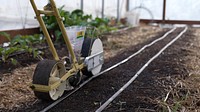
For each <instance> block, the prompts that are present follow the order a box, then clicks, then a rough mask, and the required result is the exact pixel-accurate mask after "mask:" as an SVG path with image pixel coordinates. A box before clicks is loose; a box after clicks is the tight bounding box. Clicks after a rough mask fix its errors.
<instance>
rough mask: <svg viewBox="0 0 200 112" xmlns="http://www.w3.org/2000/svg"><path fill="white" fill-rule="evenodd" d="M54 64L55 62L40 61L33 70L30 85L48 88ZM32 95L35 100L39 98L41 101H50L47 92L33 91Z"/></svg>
mask: <svg viewBox="0 0 200 112" xmlns="http://www.w3.org/2000/svg"><path fill="white" fill-rule="evenodd" d="M56 63H57V62H56V61H55V60H42V61H40V62H39V63H38V65H37V67H36V69H35V72H34V75H33V82H32V83H33V84H41V85H47V86H48V84H49V77H50V73H51V70H52V68H53V67H54V65H55V64H56ZM34 94H35V96H36V97H37V98H39V99H41V100H46V101H52V99H51V97H50V95H49V93H48V92H38V91H34Z"/></svg>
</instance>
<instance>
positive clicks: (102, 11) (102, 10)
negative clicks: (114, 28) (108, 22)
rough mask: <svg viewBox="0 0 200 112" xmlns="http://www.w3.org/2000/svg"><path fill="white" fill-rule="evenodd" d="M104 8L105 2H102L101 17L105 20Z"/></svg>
mask: <svg viewBox="0 0 200 112" xmlns="http://www.w3.org/2000/svg"><path fill="white" fill-rule="evenodd" d="M104 6H105V1H104V0H102V9H101V17H102V18H104Z"/></svg>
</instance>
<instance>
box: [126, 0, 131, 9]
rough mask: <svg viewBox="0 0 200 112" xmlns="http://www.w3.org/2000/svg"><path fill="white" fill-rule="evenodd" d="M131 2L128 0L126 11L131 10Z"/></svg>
mask: <svg viewBox="0 0 200 112" xmlns="http://www.w3.org/2000/svg"><path fill="white" fill-rule="evenodd" d="M129 3H130V1H129V0H126V11H127V12H128V11H129V10H130V7H129Z"/></svg>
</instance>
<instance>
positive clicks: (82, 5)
mask: <svg viewBox="0 0 200 112" xmlns="http://www.w3.org/2000/svg"><path fill="white" fill-rule="evenodd" d="M81 10H83V0H81Z"/></svg>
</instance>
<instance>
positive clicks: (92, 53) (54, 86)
mask: <svg viewBox="0 0 200 112" xmlns="http://www.w3.org/2000/svg"><path fill="white" fill-rule="evenodd" d="M30 2H31V5H32V7H33V9H34V12H35V14H36V18H37V20H38V22H39V24H40V27H41V29H42V31H43V33H44V36H45V39H46V41H47V43H48V46H49V48H50V51H51V53H52V55H53V60H50V59H44V60H42V61H40V62H39V63H38V65H37V67H36V69H35V71H34V74H33V81H32V84H31V85H30V87H31V88H32V90H33V91H34V93H35V96H36V97H38V98H39V99H42V100H57V99H58V98H60V97H61V96H62V95H63V93H64V91H68V90H71V89H73V88H74V87H76V86H77V85H78V84H80V82H81V79H82V77H83V75H86V76H92V75H97V74H98V73H99V72H100V70H101V68H102V65H103V62H104V57H103V45H102V42H101V40H100V39H99V38H86V37H84V35H85V30H86V27H82V26H72V27H67V28H66V27H65V26H64V24H63V20H62V18H61V16H60V14H59V11H58V9H57V7H56V4H55V1H54V0H49V3H48V5H47V6H45V7H44V9H43V10H39V9H38V7H37V4H36V3H35V1H34V0H30ZM42 15H48V16H55V17H56V20H57V23H58V25H59V28H60V30H61V32H62V37H63V38H64V41H65V44H66V46H67V49H68V52H69V56H65V57H59V56H58V53H57V50H56V48H55V46H54V44H53V42H52V39H51V37H50V34H49V32H48V30H47V28H46V26H45V23H44V21H43V19H42ZM66 57H68V58H66ZM67 59H69V60H67ZM69 65H70V66H69Z"/></svg>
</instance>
